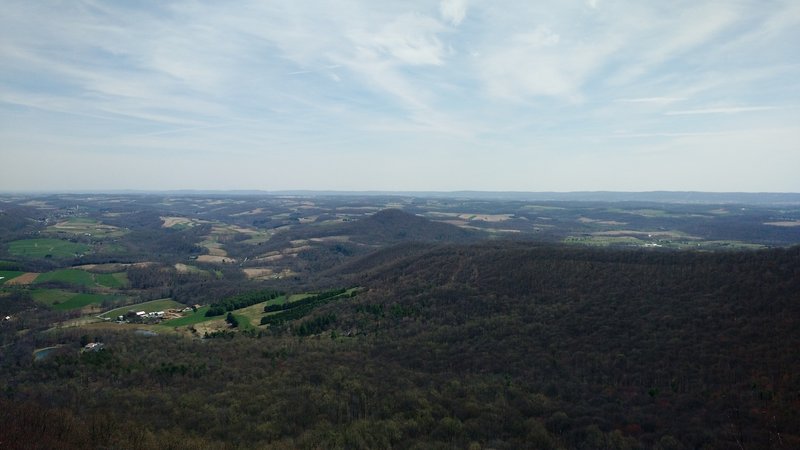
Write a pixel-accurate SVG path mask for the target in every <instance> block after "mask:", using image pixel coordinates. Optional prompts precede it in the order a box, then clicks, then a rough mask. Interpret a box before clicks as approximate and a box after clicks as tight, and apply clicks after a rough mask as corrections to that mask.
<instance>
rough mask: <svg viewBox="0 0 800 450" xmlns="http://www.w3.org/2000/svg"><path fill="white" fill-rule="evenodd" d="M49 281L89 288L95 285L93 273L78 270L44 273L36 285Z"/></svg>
mask: <svg viewBox="0 0 800 450" xmlns="http://www.w3.org/2000/svg"><path fill="white" fill-rule="evenodd" d="M48 281H60V282H63V283H69V284H74V285H77V286H87V287H88V286H94V284H95V281H94V276H92V274H91V273H89V272H86V271H85V270H78V269H63V270H56V271H53V272H46V273H43V274H41V275H39V277H37V278H36V281H35V284H40V283H47V282H48Z"/></svg>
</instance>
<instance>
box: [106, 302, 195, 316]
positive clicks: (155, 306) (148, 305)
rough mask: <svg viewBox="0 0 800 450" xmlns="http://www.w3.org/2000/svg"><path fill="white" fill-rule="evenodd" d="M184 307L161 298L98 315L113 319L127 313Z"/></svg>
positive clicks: (181, 304)
mask: <svg viewBox="0 0 800 450" xmlns="http://www.w3.org/2000/svg"><path fill="white" fill-rule="evenodd" d="M185 307H186V305H184V304H183V303H178V302H176V301H175V300H172V299H170V298H162V299H161V300H152V301H149V302H144V303H135V304H133V305H126V306H121V307H119V308H115V309H112V310H111V311H106V312H104V313H103V314H100V317H110V318H112V319H113V318H115V317H117V316H122V315H125V314H127V313H128V311H144V312H155V311H166V310H168V309H183V308H185Z"/></svg>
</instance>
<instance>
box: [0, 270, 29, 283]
mask: <svg viewBox="0 0 800 450" xmlns="http://www.w3.org/2000/svg"><path fill="white" fill-rule="evenodd" d="M23 273H25V272H18V271H16V270H0V284H3V283H5V282H6V281H8V280H11V279H13V278H17V277H18V276H20V275H22V274H23Z"/></svg>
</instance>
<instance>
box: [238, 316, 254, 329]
mask: <svg viewBox="0 0 800 450" xmlns="http://www.w3.org/2000/svg"><path fill="white" fill-rule="evenodd" d="M233 317H235V318H236V320H237V321H238V322H239V326H238V327H237V328H239V330H240V331H248V330H255V329H256V327H255V326H254V325H253V323H252V322H251V321H250V319H249V318H248V317H247V316H245V315H243V314H234V315H233Z"/></svg>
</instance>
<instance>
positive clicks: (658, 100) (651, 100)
mask: <svg viewBox="0 0 800 450" xmlns="http://www.w3.org/2000/svg"><path fill="white" fill-rule="evenodd" d="M682 100H686V99H685V98H683V97H640V98H620V99H617V100H615V101H616V102H619V103H654V104H657V105H668V104H670V103H675V102H679V101H682Z"/></svg>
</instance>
